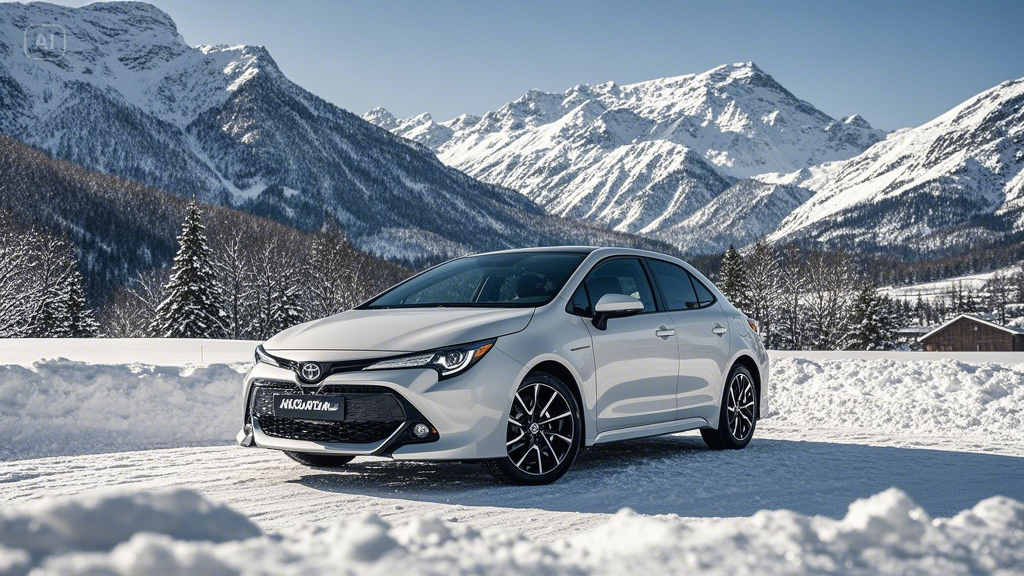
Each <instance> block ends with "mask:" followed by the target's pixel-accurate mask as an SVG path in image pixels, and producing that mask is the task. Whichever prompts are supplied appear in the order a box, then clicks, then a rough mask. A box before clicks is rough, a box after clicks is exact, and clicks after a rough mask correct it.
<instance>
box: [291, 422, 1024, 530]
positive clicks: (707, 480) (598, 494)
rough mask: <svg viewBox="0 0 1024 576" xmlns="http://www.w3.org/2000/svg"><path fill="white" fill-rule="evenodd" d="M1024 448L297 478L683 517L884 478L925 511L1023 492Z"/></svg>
mask: <svg viewBox="0 0 1024 576" xmlns="http://www.w3.org/2000/svg"><path fill="white" fill-rule="evenodd" d="M1021 478H1024V458H1015V457H1012V456H1001V455H991V454H978V453H967V452H947V451H940V450H924V449H911V448H887V447H875V446H865V445H860V444H833V443H825V442H800V441H792V440H762V439H755V440H754V441H753V442H752V443H751V444H750V446H748V447H747V449H745V450H738V451H721V452H720V451H712V450H708V449H707V448H705V447H704V444H703V443H702V442H701V440H700V439H699V438H698V437H679V436H668V437H662V438H653V439H645V440H633V441H628V442H619V443H615V444H608V445H602V446H597V447H594V448H590V449H587V450H584V451H583V452H581V453H580V456H579V458H578V459H577V460H576V463H575V464H574V465H573V468H572V469H571V470H570V471H569V472H568V474H566V475H565V476H564V477H562V479H561V480H559V481H558V482H556V483H554V484H551V485H548V486H538V487H518V486H506V485H501V484H497V483H496V482H495V481H494V480H493V479H492V478H491V476H490V475H489V474H488V473H487V472H486V471H485V470H484V469H483V467H482V466H480V465H479V464H462V463H430V462H393V461H387V460H379V459H372V460H371V459H356V460H354V461H353V462H352V463H351V464H349V465H348V466H346V467H345V468H344V469H341V470H338V471H326V470H311V471H309V473H307V474H304V475H302V476H301V477H300V478H298V479H296V480H294V481H293V482H297V483H299V484H302V485H303V486H306V487H308V488H311V489H314V490H321V491H328V492H338V493H352V494H363V495H368V496H380V497H387V498H397V499H407V500H414V501H423V502H435V503H442V504H458V505H465V506H497V507H507V508H538V509H542V510H549V511H563V512H597V513H612V512H616V511H618V510H619V509H621V508H625V507H628V508H632V509H633V510H636V511H637V512H640V513H643V514H678V515H680V516H690V517H720V516H749V515H751V514H753V513H755V512H757V511H758V510H763V509H780V508H785V509H790V510H794V511H797V512H800V513H803V514H820V515H826V516H832V517H842V516H843V515H844V514H845V513H846V509H847V507H848V506H849V504H850V503H851V502H852V501H853V500H855V499H857V498H863V497H866V496H870V495H872V494H875V493H877V492H880V491H882V490H884V489H886V488H889V487H893V486H895V487H897V488H900V489H902V490H904V491H905V492H907V493H908V494H910V496H911V497H912V498H913V499H914V500H915V501H916V502H917V503H918V504H919V505H921V506H922V507H924V509H925V510H927V511H928V512H929V513H930V514H932V515H933V516H950V515H953V514H956V513H957V512H959V511H960V510H963V509H965V508H969V507H971V506H973V505H974V504H976V503H977V502H978V501H979V500H981V499H984V498H987V497H989V496H994V495H1002V496H1008V497H1011V498H1015V499H1017V500H1022V501H1024V482H1021Z"/></svg>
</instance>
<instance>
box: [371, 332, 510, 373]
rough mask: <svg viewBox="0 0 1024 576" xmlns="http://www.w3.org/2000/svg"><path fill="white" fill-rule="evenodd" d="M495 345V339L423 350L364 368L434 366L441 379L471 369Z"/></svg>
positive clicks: (382, 368)
mask: <svg viewBox="0 0 1024 576" xmlns="http://www.w3.org/2000/svg"><path fill="white" fill-rule="evenodd" d="M493 347H494V339H491V340H484V341H482V342H474V343H472V344H463V345H462V346H452V347H450V348H441V349H438V350H432V351H430V352H421V353H419V354H413V355H411V356H401V357H399V358H389V359H387V360H381V361H380V362H377V363H376V364H371V365H369V366H367V367H366V368H363V370H398V369H401V368H433V369H434V370H437V374H438V376H439V379H440V380H444V379H445V378H451V377H452V376H456V375H458V374H461V373H463V372H465V371H466V370H469V368H470V366H472V365H473V364H476V363H477V362H479V361H480V359H481V358H483V357H484V354H487V353H488V352H489V351H490V350H491V348H493Z"/></svg>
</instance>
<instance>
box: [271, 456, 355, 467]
mask: <svg viewBox="0 0 1024 576" xmlns="http://www.w3.org/2000/svg"><path fill="white" fill-rule="evenodd" d="M285 454H287V455H288V457H289V458H291V459H292V460H295V461H296V462H298V463H299V464H302V465H303V466H309V467H312V468H341V467H342V466H344V465H345V464H348V463H349V462H351V461H352V459H353V458H355V456H340V455H337V454H307V453H305V452H285Z"/></svg>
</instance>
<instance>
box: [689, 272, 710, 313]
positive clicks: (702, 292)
mask: <svg viewBox="0 0 1024 576" xmlns="http://www.w3.org/2000/svg"><path fill="white" fill-rule="evenodd" d="M690 280H693V288H694V290H696V291H697V301H698V302H700V307H701V308H703V307H705V306H710V305H712V304H714V303H715V296H714V294H712V293H711V290H708V289H707V287H706V286H704V285H703V284H701V282H700V280H697V277H696V276H694V275H693V274H690Z"/></svg>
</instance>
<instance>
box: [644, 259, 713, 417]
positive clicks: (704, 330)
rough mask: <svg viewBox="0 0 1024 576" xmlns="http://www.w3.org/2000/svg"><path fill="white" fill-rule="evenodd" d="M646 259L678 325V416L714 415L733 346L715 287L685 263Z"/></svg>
mask: <svg viewBox="0 0 1024 576" xmlns="http://www.w3.org/2000/svg"><path fill="white" fill-rule="evenodd" d="M648 265H649V266H650V269H651V271H652V272H653V273H654V278H655V283H656V285H657V287H658V289H659V292H660V295H661V298H662V302H663V303H664V307H665V309H666V310H667V311H668V314H669V315H670V316H671V318H672V323H673V324H674V325H675V328H676V343H677V346H678V347H679V379H678V384H677V388H676V406H677V412H676V418H677V419H684V418H704V419H705V420H707V419H709V418H713V417H714V415H715V414H717V413H718V406H719V402H720V401H721V394H722V385H723V383H724V381H725V370H726V369H727V365H726V364H727V363H728V361H729V354H730V352H731V351H730V346H731V345H730V342H731V339H730V338H729V336H728V331H729V322H728V321H727V319H726V317H725V314H724V313H723V312H722V307H721V306H720V305H719V304H718V302H717V301H716V300H715V297H714V295H713V294H712V293H711V291H710V290H708V288H707V287H706V286H704V284H702V283H701V281H700V280H699V279H697V278H696V277H695V276H694V275H693V274H691V273H690V272H689V271H687V270H686V269H685V268H683V267H682V266H679V265H677V264H673V263H671V262H667V261H664V260H657V259H653V258H652V259H649V260H648Z"/></svg>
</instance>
